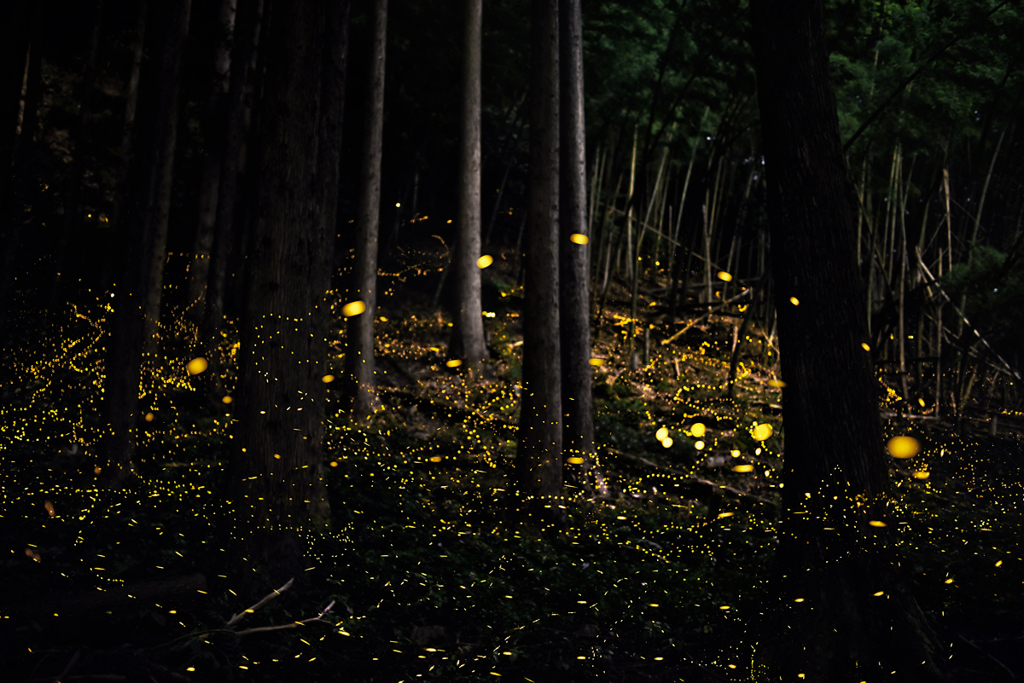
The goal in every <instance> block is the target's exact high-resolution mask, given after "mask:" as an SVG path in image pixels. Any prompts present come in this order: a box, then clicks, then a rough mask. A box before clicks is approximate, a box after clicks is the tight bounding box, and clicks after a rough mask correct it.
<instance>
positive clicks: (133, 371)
mask: <svg viewBox="0 0 1024 683" xmlns="http://www.w3.org/2000/svg"><path fill="white" fill-rule="evenodd" d="M189 9H190V0H179V2H177V3H176V4H174V5H173V6H170V7H169V8H168V12H169V15H168V16H169V19H168V21H167V34H166V36H165V38H164V40H163V41H162V42H163V46H162V54H161V58H160V64H159V67H158V71H157V73H156V74H155V78H156V79H157V83H158V92H157V94H156V97H155V98H154V99H155V103H154V105H153V111H152V117H153V120H152V123H151V124H150V125H149V126H148V130H147V131H146V135H147V136H148V137H147V140H146V142H148V143H149V144H148V153H147V155H146V156H145V158H142V159H138V160H137V161H136V163H135V166H134V167H135V168H136V173H135V174H134V175H135V177H136V178H137V180H135V181H134V182H133V183H132V189H131V190H130V191H129V193H128V194H129V200H128V202H129V205H130V206H131V207H132V210H131V211H130V212H127V213H126V212H124V211H122V214H121V217H120V218H119V221H120V222H121V223H122V225H119V226H115V229H117V230H118V234H119V239H118V243H122V244H124V249H123V252H122V254H121V256H120V259H119V261H120V269H119V272H120V277H119V281H118V283H117V286H116V288H115V290H114V294H115V295H116V297H115V298H114V301H113V305H114V311H115V313H114V322H113V331H112V333H111V340H110V343H109V345H108V347H107V376H106V386H105V387H104V396H103V420H104V423H105V424H106V426H107V427H106V431H105V433H104V434H103V436H102V438H101V443H100V453H99V456H100V457H99V465H98V467H99V471H98V472H97V474H99V477H100V482H101V483H102V484H103V485H104V486H108V487H115V486H120V485H121V484H123V483H124V482H125V480H126V479H127V478H128V477H129V475H130V474H131V473H132V471H133V462H134V460H135V445H136V444H135V437H136V425H137V422H138V415H139V383H140V379H141V372H142V359H143V356H144V355H149V357H150V358H151V359H153V360H155V350H156V342H157V338H156V324H157V319H158V318H159V312H160V293H161V291H160V290H161V286H162V282H163V266H164V258H165V253H164V252H165V246H166V242H167V221H168V216H169V213H170V203H171V198H170V193H171V170H172V168H173V166H174V146H175V134H176V130H177V106H176V103H177V90H178V88H177V76H178V72H179V64H180V57H181V52H182V47H183V46H184V42H185V35H186V33H187V31H188V18H189Z"/></svg>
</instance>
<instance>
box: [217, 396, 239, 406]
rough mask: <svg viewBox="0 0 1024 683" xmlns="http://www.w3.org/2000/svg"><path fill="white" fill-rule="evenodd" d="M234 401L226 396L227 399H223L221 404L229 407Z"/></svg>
mask: <svg viewBox="0 0 1024 683" xmlns="http://www.w3.org/2000/svg"><path fill="white" fill-rule="evenodd" d="M233 400H235V399H233V398H231V397H230V396H225V397H224V398H222V399H221V400H220V401H221V403H223V404H224V405H227V404H228V403H231V402H232V401H233Z"/></svg>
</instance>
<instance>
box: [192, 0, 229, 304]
mask: <svg viewBox="0 0 1024 683" xmlns="http://www.w3.org/2000/svg"><path fill="white" fill-rule="evenodd" d="M235 14H236V7H235V0H220V7H219V9H218V17H217V24H218V26H217V33H216V39H217V43H216V45H215V46H214V48H213V63H212V64H211V68H210V96H209V99H208V100H207V103H206V120H205V121H204V125H203V155H204V156H203V179H202V183H201V185H200V187H199V211H198V221H197V223H196V238H195V246H193V248H192V264H191V265H190V266H189V270H188V306H187V308H186V315H188V317H189V318H190V319H192V320H193V321H196V322H199V321H200V320H202V318H203V313H204V311H205V308H206V290H207V285H208V282H209V275H210V255H211V253H212V251H213V239H214V235H215V232H216V224H217V204H218V197H219V194H220V173H221V167H222V166H223V165H224V152H225V151H226V146H225V144H224V143H225V137H226V135H227V132H228V131H227V107H226V104H227V97H228V93H229V89H230V84H231V75H230V72H231V51H230V45H231V41H232V34H233V33H234V29H235Z"/></svg>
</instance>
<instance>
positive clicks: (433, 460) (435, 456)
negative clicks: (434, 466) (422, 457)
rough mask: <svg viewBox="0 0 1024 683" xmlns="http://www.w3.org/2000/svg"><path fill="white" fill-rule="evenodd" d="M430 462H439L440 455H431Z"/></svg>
mask: <svg viewBox="0 0 1024 683" xmlns="http://www.w3.org/2000/svg"><path fill="white" fill-rule="evenodd" d="M430 462H441V456H440V455H432V456H430Z"/></svg>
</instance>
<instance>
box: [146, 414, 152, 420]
mask: <svg viewBox="0 0 1024 683" xmlns="http://www.w3.org/2000/svg"><path fill="white" fill-rule="evenodd" d="M152 421H153V413H146V422H152Z"/></svg>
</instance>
